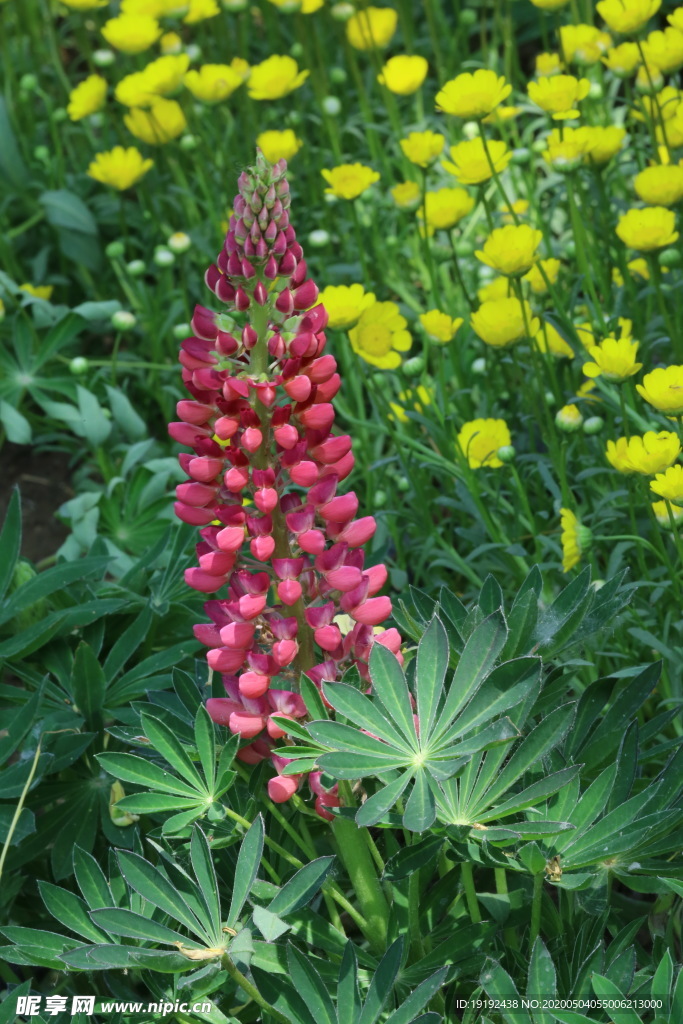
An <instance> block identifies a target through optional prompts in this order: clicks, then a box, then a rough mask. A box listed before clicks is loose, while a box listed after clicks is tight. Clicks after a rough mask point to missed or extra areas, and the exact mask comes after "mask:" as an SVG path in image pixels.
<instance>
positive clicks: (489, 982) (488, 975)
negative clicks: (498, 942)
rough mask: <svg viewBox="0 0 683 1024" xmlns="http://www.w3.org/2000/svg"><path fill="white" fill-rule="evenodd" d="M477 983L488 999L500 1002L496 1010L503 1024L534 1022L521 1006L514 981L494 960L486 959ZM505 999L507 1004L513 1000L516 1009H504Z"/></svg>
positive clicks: (531, 1023)
mask: <svg viewBox="0 0 683 1024" xmlns="http://www.w3.org/2000/svg"><path fill="white" fill-rule="evenodd" d="M479 984H480V985H481V986H482V988H483V989H484V991H485V992H486V995H487V996H488V997H489V998H490V999H495V1000H496V1001H497V1002H499V1003H500V1004H501V1007H500V1009H499V1010H498V1011H497V1012H498V1013H499V1014H500V1017H501V1019H502V1020H503V1021H505V1024H534V1022H533V1021H532V1019H531V1015H530V1014H529V1013H528V1012H527V1010H525V1009H523V1008H522V1000H521V997H520V994H519V991H518V989H517V986H516V985H515V983H514V981H513V980H512V978H511V977H510V975H509V974H508V973H507V971H506V970H505V969H504V968H503V967H501V965H500V964H499V963H497V962H496V961H495V960H487V962H486V964H485V965H484V970H483V971H482V973H481V976H480V978H479ZM506 1001H508V1004H509V1003H511V1002H513V1001H515V1002H516V1009H510V1010H507V1009H505V1002H506Z"/></svg>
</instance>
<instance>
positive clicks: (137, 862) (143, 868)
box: [118, 850, 211, 946]
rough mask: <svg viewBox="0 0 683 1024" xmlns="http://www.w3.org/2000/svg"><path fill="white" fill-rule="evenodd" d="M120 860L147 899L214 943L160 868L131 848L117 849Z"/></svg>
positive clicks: (124, 871) (127, 876) (123, 870)
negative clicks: (130, 849)
mask: <svg viewBox="0 0 683 1024" xmlns="http://www.w3.org/2000/svg"><path fill="white" fill-rule="evenodd" d="M118 862H119V867H120V869H121V873H122V874H123V877H124V878H125V879H126V881H127V882H128V884H129V885H130V887H131V888H132V889H134V890H135V892H137V893H139V894H140V896H142V897H143V898H144V899H146V900H147V902H148V903H151V904H153V906H155V907H158V908H159V910H163V912H164V913H165V914H168V916H169V917H170V918H172V919H173V920H174V921H179V922H180V923H181V924H183V925H185V927H186V928H187V929H188V930H189V931H191V932H192V933H193V934H194V935H196V936H197V938H198V939H199V940H200V941H201V942H203V943H204V945H206V946H210V945H211V939H210V936H209V935H207V934H206V931H205V930H204V928H203V927H202V925H201V924H200V923H199V921H198V919H197V918H196V917H195V915H194V914H193V912H192V910H191V909H190V907H189V906H188V905H187V903H186V902H185V900H184V899H183V897H182V895H181V894H180V892H179V891H178V888H177V887H176V886H174V885H173V884H172V883H171V882H169V880H168V879H167V878H166V876H165V875H163V874H162V873H161V871H159V869H158V868H155V867H154V866H153V865H152V864H150V863H149V861H147V860H145V858H144V857H141V856H140V855H139V854H137V853H132V852H130V851H128V850H119V851H118Z"/></svg>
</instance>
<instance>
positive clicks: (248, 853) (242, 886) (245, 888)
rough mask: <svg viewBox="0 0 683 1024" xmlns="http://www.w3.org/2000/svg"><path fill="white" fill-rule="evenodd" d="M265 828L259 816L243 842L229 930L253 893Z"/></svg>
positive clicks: (230, 912) (231, 904)
mask: <svg viewBox="0 0 683 1024" xmlns="http://www.w3.org/2000/svg"><path fill="white" fill-rule="evenodd" d="M263 842H264V828H263V818H262V817H261V815H260V814H259V815H258V817H257V818H255V819H254V821H253V823H252V825H251V827H250V828H249V830H248V832H247V833H246V835H245V837H244V839H243V840H242V845H241V847H240V852H239V855H238V857H237V865H236V867H235V876H234V879H233V886H232V899H231V901H230V910H229V911H228V919H227V925H228V928H234V927H235V924H236V922H237V920H238V918H239V916H240V914H241V913H242V907H243V906H244V904H245V903H246V901H247V897H248V896H249V893H250V892H251V887H252V885H253V884H254V880H255V878H256V875H257V874H258V869H259V866H260V864H261V855H262V854H263Z"/></svg>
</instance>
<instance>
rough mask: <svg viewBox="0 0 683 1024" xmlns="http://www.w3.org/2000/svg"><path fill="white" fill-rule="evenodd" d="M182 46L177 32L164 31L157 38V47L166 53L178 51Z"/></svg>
mask: <svg viewBox="0 0 683 1024" xmlns="http://www.w3.org/2000/svg"><path fill="white" fill-rule="evenodd" d="M182 48H183V41H182V39H181V37H180V36H179V35H178V33H177V32H164V34H163V36H162V37H161V39H160V40H159V49H160V50H161V52H162V53H163V54H164V55H166V54H169V53H180V52H181V50H182Z"/></svg>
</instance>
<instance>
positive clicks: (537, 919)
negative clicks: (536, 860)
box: [529, 872, 544, 955]
mask: <svg viewBox="0 0 683 1024" xmlns="http://www.w3.org/2000/svg"><path fill="white" fill-rule="evenodd" d="M543 878H544V876H543V872H539V874H537V875H534V893H533V897H532V900H531V927H530V929H529V955H531V951H532V950H533V948H534V943H535V942H536V939H537V938H538V934H539V932H540V930H541V902H542V900H543Z"/></svg>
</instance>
